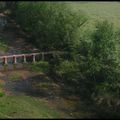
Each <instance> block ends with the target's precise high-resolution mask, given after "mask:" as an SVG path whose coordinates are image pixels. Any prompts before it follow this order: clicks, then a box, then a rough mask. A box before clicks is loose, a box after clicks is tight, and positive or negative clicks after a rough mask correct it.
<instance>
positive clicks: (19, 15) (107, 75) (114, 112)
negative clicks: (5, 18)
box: [11, 2, 120, 118]
mask: <svg viewBox="0 0 120 120" xmlns="http://www.w3.org/2000/svg"><path fill="white" fill-rule="evenodd" d="M11 10H12V16H13V18H14V19H15V20H16V22H17V23H18V24H20V26H21V28H22V29H23V30H25V31H26V33H27V34H29V35H30V40H29V41H28V42H32V43H34V45H35V46H36V47H38V48H39V49H40V50H41V51H58V50H59V51H67V52H68V53H69V55H71V56H72V59H71V58H69V57H65V56H64V57H63V58H61V57H60V56H55V57H54V58H53V59H50V60H48V62H49V64H50V72H51V74H53V73H54V74H57V75H59V76H60V77H61V79H62V80H63V81H64V83H65V84H67V85H69V86H72V87H73V89H74V90H75V92H77V93H78V94H79V95H80V96H81V97H83V98H84V99H87V100H91V101H92V102H93V103H94V104H93V105H95V106H97V107H98V108H99V111H100V112H101V111H103V112H102V114H100V116H102V115H103V117H105V116H106V114H109V115H107V116H106V117H116V118H117V117H120V115H119V112H120V111H119V108H120V55H119V54H120V52H119V45H120V44H119V40H120V32H119V31H115V30H114V27H113V25H112V24H111V23H109V22H107V21H103V22H97V24H96V26H95V30H91V31H87V32H86V31H85V32H81V29H80V27H81V26H82V25H83V24H84V23H85V22H86V20H87V19H86V16H85V15H84V14H83V13H81V12H78V13H77V12H76V11H72V10H71V9H70V8H69V7H68V6H66V5H65V4H64V3H61V2H60V3H53V2H38V3H37V2H18V3H17V4H16V7H15V11H14V10H13V9H11ZM81 34H84V35H81ZM99 111H98V113H99ZM103 113H104V114H103Z"/></svg>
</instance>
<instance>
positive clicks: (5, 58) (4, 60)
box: [3, 56, 8, 71]
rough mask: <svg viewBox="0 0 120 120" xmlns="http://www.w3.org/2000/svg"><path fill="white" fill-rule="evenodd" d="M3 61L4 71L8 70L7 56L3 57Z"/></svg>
mask: <svg viewBox="0 0 120 120" xmlns="http://www.w3.org/2000/svg"><path fill="white" fill-rule="evenodd" d="M3 62H4V71H6V70H7V67H8V61H7V57H6V56H5V57H4V58H3Z"/></svg>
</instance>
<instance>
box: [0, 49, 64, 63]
mask: <svg viewBox="0 0 120 120" xmlns="http://www.w3.org/2000/svg"><path fill="white" fill-rule="evenodd" d="M65 53H66V52H61V51H52V52H39V53H29V54H28V53H26V54H14V55H4V56H0V59H2V60H3V64H8V59H9V58H13V63H14V64H16V63H17V58H18V57H22V58H23V62H24V63H27V60H26V58H27V57H29V56H32V61H33V62H36V56H37V55H42V60H44V57H45V55H48V54H52V55H53V54H65Z"/></svg>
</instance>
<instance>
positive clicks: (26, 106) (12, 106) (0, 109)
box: [0, 96, 61, 118]
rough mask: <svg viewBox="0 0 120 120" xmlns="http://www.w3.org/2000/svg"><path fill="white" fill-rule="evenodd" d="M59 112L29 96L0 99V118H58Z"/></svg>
mask: <svg viewBox="0 0 120 120" xmlns="http://www.w3.org/2000/svg"><path fill="white" fill-rule="evenodd" d="M60 116H61V115H60V112H58V111H56V110H53V109H51V108H50V107H48V106H47V105H45V101H42V100H38V99H35V98H32V97H29V96H4V97H1V98H0V118H60Z"/></svg>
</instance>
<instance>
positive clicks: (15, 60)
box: [13, 55, 17, 70]
mask: <svg viewBox="0 0 120 120" xmlns="http://www.w3.org/2000/svg"><path fill="white" fill-rule="evenodd" d="M13 63H14V64H13V69H14V70H15V69H16V64H17V58H16V56H15V55H13Z"/></svg>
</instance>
